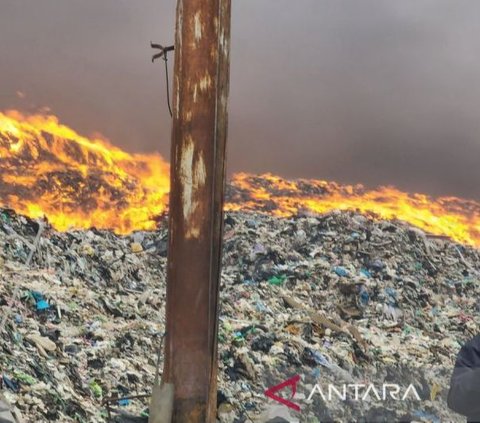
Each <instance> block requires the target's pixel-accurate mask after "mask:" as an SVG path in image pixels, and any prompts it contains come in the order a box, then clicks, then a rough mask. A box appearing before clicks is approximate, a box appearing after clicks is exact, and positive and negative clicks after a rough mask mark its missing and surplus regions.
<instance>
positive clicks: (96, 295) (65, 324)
mask: <svg viewBox="0 0 480 423" xmlns="http://www.w3.org/2000/svg"><path fill="white" fill-rule="evenodd" d="M0 212H1V214H0V217H1V218H0V269H1V272H0V277H1V281H0V308H1V310H2V313H6V312H8V313H9V317H8V319H6V323H5V326H4V328H3V333H2V336H1V337H0V346H1V348H2V354H0V365H1V367H0V369H1V372H2V378H1V380H2V386H3V391H4V393H5V395H6V397H7V400H8V402H9V403H10V404H11V405H12V407H16V409H18V410H19V412H20V413H21V414H22V415H23V416H24V418H25V420H26V421H56V422H62V423H63V422H73V421H80V422H93V423H96V422H99V423H100V422H106V421H107V420H106V415H107V414H106V408H105V406H104V399H105V398H113V399H114V400H113V405H114V406H116V407H117V408H119V409H120V410H121V411H119V413H120V414H119V415H122V416H123V417H122V418H123V419H124V420H123V421H126V420H125V419H126V417H125V416H127V414H128V415H135V416H139V418H141V416H143V421H146V420H145V419H146V417H145V416H146V415H148V414H146V413H147V412H146V410H147V409H148V405H149V398H148V395H149V394H150V393H151V392H152V388H153V386H154V379H155V371H156V364H157V363H156V357H157V349H158V345H159V344H160V342H161V339H162V336H163V333H164V332H165V315H164V313H165V268H166V255H167V254H166V245H167V244H166V236H167V225H166V221H165V220H160V221H159V228H158V230H156V231H151V232H136V233H135V234H132V235H129V236H117V235H115V234H113V233H111V232H109V231H98V230H96V229H91V230H87V231H71V232H66V233H58V232H56V231H54V230H53V229H52V228H51V227H50V226H49V225H48V224H45V225H44V228H43V230H42V231H41V232H40V231H39V224H38V222H36V221H34V220H31V219H28V218H24V217H21V216H18V215H16V214H15V213H14V212H13V211H10V210H2V211H0ZM394 223H395V224H394V225H393V224H392V222H387V221H383V220H379V219H378V218H377V217H375V216H368V215H367V216H361V215H359V214H356V213H354V212H334V213H329V214H326V215H323V216H299V217H292V218H288V219H285V218H275V217H269V216H264V215H260V214H249V213H229V214H228V215H227V217H226V222H225V238H224V239H225V241H224V262H223V263H224V267H223V273H222V283H221V287H220V295H221V301H220V324H219V348H218V354H219V371H218V375H219V384H218V389H219V392H221V393H222V395H223V397H222V398H223V399H222V401H221V402H219V404H220V405H221V407H220V408H219V419H220V421H221V422H231V421H239V422H243V421H247V422H248V421H261V420H259V419H260V418H261V416H268V418H269V419H271V420H274V419H275V418H278V419H282V418H283V419H284V420H286V421H295V419H296V420H298V421H308V422H317V421H332V420H336V421H339V420H340V421H342V420H344V421H346V420H358V419H353V418H352V416H353V414H351V413H353V411H352V410H353V409H352V408H351V404H347V405H346V404H345V403H328V404H323V406H322V407H323V408H322V410H323V411H321V412H319V413H320V414H312V413H313V412H312V413H311V414H308V415H305V416H302V418H300V417H299V416H298V415H295V416H292V415H290V412H289V410H287V409H285V407H283V408H282V407H280V408H279V414H278V415H274V414H275V413H274V412H273V411H272V410H273V409H274V408H275V407H274V408H272V406H274V405H276V404H273V403H272V400H271V399H268V398H266V397H265V395H264V394H263V393H264V391H265V390H266V389H267V388H269V387H271V386H274V385H275V384H278V383H280V382H282V381H284V380H286V379H288V378H290V377H292V376H293V375H296V374H298V375H301V376H302V382H301V386H299V392H297V394H298V395H299V394H300V393H304V390H305V388H306V387H308V386H310V387H311V385H309V383H312V382H311V380H313V381H314V380H316V379H319V378H322V380H323V378H328V377H335V378H336V379H337V380H346V381H347V380H352V378H354V377H355V374H357V373H358V372H359V371H366V370H368V371H372V372H375V371H381V370H382V369H385V368H387V367H388V366H394V365H399V364H404V365H409V364H411V363H415V364H416V365H418V366H420V367H422V366H427V365H436V366H438V367H442V368H444V369H446V370H447V371H446V372H445V375H444V376H442V377H441V378H438V377H437V378H433V376H432V377H431V378H430V377H429V376H428V375H426V376H424V378H425V381H423V382H422V383H423V385H424V386H425V387H426V388H425V387H424V388H423V389H424V391H425V396H426V397H427V398H428V403H426V404H417V405H416V407H413V406H412V404H410V403H408V402H406V403H405V404H404V405H402V406H401V407H403V409H402V408H401V407H400V408H398V410H396V411H392V413H394V414H392V415H389V419H390V420H391V421H394V420H399V419H401V418H403V417H404V416H405V415H407V414H408V415H409V416H410V417H411V419H415V420H419V421H456V420H455V419H458V421H461V419H459V418H458V416H456V415H454V414H453V415H452V414H449V411H448V410H447V408H446V404H444V402H440V401H438V398H439V397H441V396H442V395H443V394H444V393H445V392H444V389H443V390H442V388H441V387H445V386H448V377H449V373H448V370H449V369H451V368H452V367H453V363H454V359H455V356H456V354H457V352H458V350H459V348H460V346H461V345H462V343H463V342H465V340H467V339H469V338H471V337H473V336H474V335H475V334H476V333H477V331H478V325H479V323H480V320H479V317H480V316H479V313H478V309H479V302H478V298H479V297H480V295H479V294H480V284H479V275H480V273H479V270H480V269H479V264H480V257H479V252H478V250H476V249H474V248H470V247H465V246H459V245H457V244H456V243H454V242H451V241H449V240H446V239H444V238H430V237H427V236H425V235H423V236H420V235H418V234H419V233H420V232H421V231H419V230H418V229H415V228H411V227H410V226H408V225H406V224H404V223H401V222H394ZM39 232H40V234H41V236H39V235H38V234H39ZM32 251H34V254H32ZM30 256H31V258H30V260H28V259H29V257H30ZM27 263H28V264H27ZM15 292H18V293H19V295H16V294H15ZM9 310H10V311H11V313H10V312H9ZM161 368H162V365H160V369H161ZM423 385H422V386H423ZM302 389H303V391H302ZM300 391H302V392H300ZM144 395H147V396H146V397H143V396H144ZM125 398H127V399H125ZM132 398H135V399H132ZM297 400H298V401H305V398H303V399H302V398H300V397H298V398H297ZM370 409H371V407H370V408H368V404H367V403H366V405H365V408H364V409H363V410H362V412H363V413H364V414H363V415H362V416H363V420H364V421H372V419H369V417H371V415H370V414H368V413H369V412H370V411H369V410H370ZM415 410H419V411H415ZM407 412H408V413H407ZM122 413H123V414H122ZM272 413H273V414H272ZM305 413H308V411H305ZM349 413H350V414H349ZM395 413H397V414H395ZM402 413H403V414H402ZM119 421H121V420H119ZM139 421H141V420H139ZM277 421H280V420H277Z"/></svg>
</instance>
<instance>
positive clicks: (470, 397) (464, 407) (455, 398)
mask: <svg viewBox="0 0 480 423" xmlns="http://www.w3.org/2000/svg"><path fill="white" fill-rule="evenodd" d="M448 406H449V407H450V408H451V409H452V410H453V411H456V412H457V413H460V414H463V415H464V416H466V417H467V420H468V422H480V335H477V336H476V337H475V338H473V339H472V340H471V341H469V342H467V343H466V344H465V345H464V346H463V347H462V349H461V350H460V352H459V353H458V356H457V361H456V362H455V369H454V370H453V374H452V379H451V381H450V391H449V392H448Z"/></svg>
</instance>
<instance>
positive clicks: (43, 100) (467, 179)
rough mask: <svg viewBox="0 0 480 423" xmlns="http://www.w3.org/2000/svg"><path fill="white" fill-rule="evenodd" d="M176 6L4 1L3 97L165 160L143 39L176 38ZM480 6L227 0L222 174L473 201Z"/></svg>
mask: <svg viewBox="0 0 480 423" xmlns="http://www.w3.org/2000/svg"><path fill="white" fill-rule="evenodd" d="M175 3H176V2H175V0H168V1H166V0H129V1H127V0H0V77H1V84H0V108H1V109H5V108H19V109H20V110H24V111H25V110H26V111H34V110H36V109H38V108H40V107H43V106H48V107H50V108H51V110H52V112H53V113H54V114H56V115H58V116H59V117H60V119H61V120H62V121H63V122H64V123H66V124H68V125H70V126H72V127H74V128H75V129H76V130H77V131H79V132H80V133H82V134H86V135H89V134H92V133H94V132H100V133H102V134H104V135H105V136H107V137H108V138H110V139H111V141H112V142H113V143H115V144H116V145H118V146H120V147H122V148H125V149H127V150H128V151H131V152H136V151H141V152H148V151H160V152H161V153H162V154H163V155H165V156H166V157H167V158H168V156H169V143H170V124H171V122H170V118H169V115H168V110H167V108H166V100H165V80H164V78H165V77H164V73H163V63H161V62H159V63H157V64H155V65H152V64H151V62H150V56H151V53H152V52H151V51H150V48H149V41H150V40H153V41H157V42H160V43H165V44H167V43H171V42H172V41H173V26H174V15H175ZM479 16H480V2H479V1H478V0H402V1H397V0H362V1H358V0H233V15H232V63H231V66H232V67H231V97H230V129H229V133H230V137H229V157H228V167H229V171H230V173H231V172H236V171H240V170H242V171H249V172H267V171H269V172H274V173H277V174H280V175H283V176H286V177H311V178H323V179H332V180H336V181H339V182H347V183H357V182H358V183H364V184H366V185H367V186H376V185H385V184H393V185H396V186H398V187H400V188H401V189H404V190H409V191H420V192H427V193H430V194H433V195H457V196H464V197H469V198H475V199H480V189H479V182H480V166H479V165H478V162H479V159H480V26H479ZM16 91H21V92H23V93H25V94H26V97H25V98H24V99H19V98H17V97H16V95H15V92H16Z"/></svg>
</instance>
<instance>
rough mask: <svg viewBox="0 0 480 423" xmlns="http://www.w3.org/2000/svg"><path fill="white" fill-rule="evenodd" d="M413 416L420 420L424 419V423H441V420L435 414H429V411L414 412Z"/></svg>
mask: <svg viewBox="0 0 480 423" xmlns="http://www.w3.org/2000/svg"><path fill="white" fill-rule="evenodd" d="M413 416H414V417H418V418H419V419H422V420H424V421H429V422H433V423H440V419H439V418H438V417H437V416H436V415H435V414H432V413H428V412H427V411H423V410H417V411H414V412H413Z"/></svg>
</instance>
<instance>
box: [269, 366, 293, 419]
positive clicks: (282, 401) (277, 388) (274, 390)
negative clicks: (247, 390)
mask: <svg viewBox="0 0 480 423" xmlns="http://www.w3.org/2000/svg"><path fill="white" fill-rule="evenodd" d="M299 381H300V375H296V376H293V377H292V378H290V379H288V380H286V381H285V382H282V383H280V384H278V385H275V386H272V387H271V388H268V389H267V390H266V391H265V395H266V396H267V397H268V398H271V399H273V400H275V401H277V402H279V403H280V404H283V405H286V406H287V407H288V408H292V409H293V410H295V411H300V406H299V405H298V404H295V403H294V402H292V401H290V400H288V399H285V398H282V397H279V396H278V395H276V393H277V392H279V391H281V390H282V389H284V388H287V387H290V389H291V391H292V395H291V396H290V399H293V397H294V396H295V394H296V392H297V383H298V382H299Z"/></svg>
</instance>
